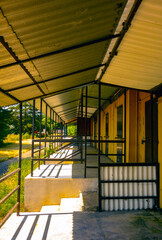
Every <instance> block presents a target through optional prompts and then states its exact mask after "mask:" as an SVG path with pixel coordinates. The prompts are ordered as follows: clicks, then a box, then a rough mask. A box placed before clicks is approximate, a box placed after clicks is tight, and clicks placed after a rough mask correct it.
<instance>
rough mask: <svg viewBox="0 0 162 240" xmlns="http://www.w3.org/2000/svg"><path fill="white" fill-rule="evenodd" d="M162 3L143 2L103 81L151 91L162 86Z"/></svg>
mask: <svg viewBox="0 0 162 240" xmlns="http://www.w3.org/2000/svg"><path fill="white" fill-rule="evenodd" d="M161 68H162V1H161V0H155V1H152V0H143V1H142V3H141V5H140V7H139V9H138V11H137V13H136V15H135V17H134V19H133V21H132V24H131V26H130V28H129V30H128V32H127V33H126V35H125V37H124V39H123V40H122V42H121V44H120V46H119V48H118V54H117V56H115V57H114V58H113V60H112V61H111V63H110V65H109V67H108V69H107V71H106V73H105V75H104V76H103V78H102V81H103V82H106V83H112V84H117V85H120V86H126V87H132V88H136V89H145V90H150V89H152V88H154V87H155V86H157V85H159V84H161V83H162V71H161Z"/></svg>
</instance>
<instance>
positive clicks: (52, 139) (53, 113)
mask: <svg viewBox="0 0 162 240" xmlns="http://www.w3.org/2000/svg"><path fill="white" fill-rule="evenodd" d="M53 130H54V111H53V110H52V140H53V132H54V131H53ZM53 145H54V144H53V143H52V149H53Z"/></svg>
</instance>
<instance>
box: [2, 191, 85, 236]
mask: <svg viewBox="0 0 162 240" xmlns="http://www.w3.org/2000/svg"><path fill="white" fill-rule="evenodd" d="M82 209H83V201H82V194H80V195H79V197H78V198H63V199H61V203H60V205H51V206H50V205H48V206H43V207H42V209H41V211H40V212H28V213H27V212H26V213H21V215H20V216H19V217H17V216H16V213H13V214H12V215H11V217H10V218H9V219H8V221H7V222H6V223H5V224H4V225H3V226H2V228H1V229H0V240H14V239H15V240H38V239H42V240H44V239H46V240H52V239H55V240H61V239H66V240H68V239H69V240H70V239H72V234H73V233H72V232H73V212H74V211H82Z"/></svg>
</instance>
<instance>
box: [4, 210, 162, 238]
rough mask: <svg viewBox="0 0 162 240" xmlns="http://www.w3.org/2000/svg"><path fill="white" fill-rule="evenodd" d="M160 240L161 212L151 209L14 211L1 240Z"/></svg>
mask: <svg viewBox="0 0 162 240" xmlns="http://www.w3.org/2000/svg"><path fill="white" fill-rule="evenodd" d="M15 239H16V240H30V239H31V240H40V239H41V240H72V239H73V240H111V239H112V240H113V239H115V240H161V239H162V215H161V214H160V212H153V211H130V212H102V213H99V212H66V213H50V214H47V213H41V212H40V213H22V214H21V216H20V217H16V215H15V214H13V215H12V216H11V218H10V219H9V220H8V221H7V223H6V224H5V225H4V226H3V227H2V229H1V230H0V240H15Z"/></svg>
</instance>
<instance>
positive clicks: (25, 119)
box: [10, 102, 40, 134]
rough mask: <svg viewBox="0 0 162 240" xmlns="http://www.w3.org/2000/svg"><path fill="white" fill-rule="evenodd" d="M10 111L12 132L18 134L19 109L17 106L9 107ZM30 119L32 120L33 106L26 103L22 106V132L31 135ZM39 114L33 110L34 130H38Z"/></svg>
mask: <svg viewBox="0 0 162 240" xmlns="http://www.w3.org/2000/svg"><path fill="white" fill-rule="evenodd" d="M10 110H11V111H12V119H11V125H12V126H13V129H12V132H13V133H15V134H19V120H20V107H19V104H16V105H13V106H10ZM32 119H33V106H32V105H30V104H29V103H28V102H24V103H23V105H22V132H23V133H29V134H31V133H32ZM39 120H40V112H39V111H38V110H37V109H36V110H35V130H36V131H38V130H39Z"/></svg>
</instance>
